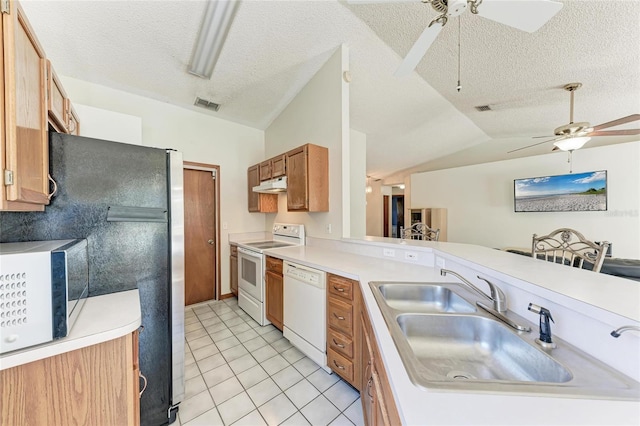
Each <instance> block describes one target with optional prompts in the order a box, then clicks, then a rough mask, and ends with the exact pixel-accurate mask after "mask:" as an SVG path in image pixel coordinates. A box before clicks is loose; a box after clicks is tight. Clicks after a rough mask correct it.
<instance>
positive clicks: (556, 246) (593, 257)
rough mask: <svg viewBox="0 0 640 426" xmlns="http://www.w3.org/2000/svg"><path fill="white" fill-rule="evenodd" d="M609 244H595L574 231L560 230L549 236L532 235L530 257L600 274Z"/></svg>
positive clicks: (605, 242)
mask: <svg viewBox="0 0 640 426" xmlns="http://www.w3.org/2000/svg"><path fill="white" fill-rule="evenodd" d="M610 244H611V243H609V242H607V241H603V242H600V243H595V242H593V241H589V240H587V239H586V238H585V237H584V235H582V234H581V233H580V232H578V231H576V230H574V229H570V228H560V229H556V230H555V231H553V232H551V233H550V234H549V235H543V236H540V237H539V236H538V235H537V234H533V239H532V242H531V257H533V258H537V259H542V260H546V261H549V262H554V263H560V264H563V265H568V266H573V267H576V268H581V269H590V270H592V271H593V272H600V269H601V268H602V263H603V262H604V257H605V255H606V253H607V250H608V248H609V245H610ZM585 262H586V265H585Z"/></svg>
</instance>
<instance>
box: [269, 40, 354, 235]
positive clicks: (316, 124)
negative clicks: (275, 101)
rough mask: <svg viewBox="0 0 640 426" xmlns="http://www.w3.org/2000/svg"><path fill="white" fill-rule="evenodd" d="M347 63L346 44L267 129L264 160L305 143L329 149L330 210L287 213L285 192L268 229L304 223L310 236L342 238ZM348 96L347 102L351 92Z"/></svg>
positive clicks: (347, 135) (347, 147)
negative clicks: (283, 224) (281, 224)
mask: <svg viewBox="0 0 640 426" xmlns="http://www.w3.org/2000/svg"><path fill="white" fill-rule="evenodd" d="M347 66H348V48H347V47H346V46H341V47H340V48H338V49H337V50H336V52H335V53H334V54H333V55H332V56H331V58H329V60H328V61H327V63H326V64H325V65H324V66H323V67H322V68H321V69H320V70H319V71H318V72H317V73H316V75H315V76H314V77H313V78H312V79H311V80H310V81H309V83H307V85H306V86H305V87H304V88H303V89H302V90H301V91H300V93H299V94H298V95H297V96H296V97H295V98H294V99H293V100H292V101H291V102H290V103H289V105H288V106H287V107H286V108H285V109H284V111H283V112H282V113H281V114H280V115H279V116H278V117H277V118H276V119H275V120H274V121H273V123H271V125H270V126H269V127H268V128H267V130H266V131H265V154H266V155H265V158H270V157H271V156H274V155H278V154H281V153H283V152H286V151H288V150H290V149H292V148H295V147H298V146H301V145H304V144H306V143H312V144H315V145H320V146H324V147H327V148H328V149H329V211H328V212H320V213H301V212H291V213H289V212H287V203H286V196H285V195H284V194H281V195H279V199H278V213H272V214H268V215H267V224H266V225H267V228H266V229H270V228H271V226H272V225H273V223H274V222H284V223H302V224H304V225H305V231H306V233H307V235H309V236H312V237H325V238H341V237H342V234H343V228H344V226H343V217H344V215H343V173H344V172H343V149H345V150H347V152H348V149H349V141H348V137H349V109H348V107H347V108H346V109H345V108H344V97H345V92H347V93H348V90H349V86H348V84H347V83H345V82H344V80H343V79H342V72H343V70H346V69H348V68H347ZM346 96H347V102H348V94H347V95H346ZM345 126H346V130H345ZM343 144H344V145H343ZM345 147H346V148H345ZM256 162H257V161H256ZM348 176H349V175H346V179H344V181H345V182H348V180H349V179H348ZM347 185H348V183H347ZM347 214H348V207H347ZM347 220H349V216H347ZM328 225H331V235H329V234H327V232H326V229H327V226H328Z"/></svg>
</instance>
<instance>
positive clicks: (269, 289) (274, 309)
mask: <svg viewBox="0 0 640 426" xmlns="http://www.w3.org/2000/svg"><path fill="white" fill-rule="evenodd" d="M265 270H266V272H265V304H266V306H265V311H266V316H267V319H268V320H269V321H271V323H272V324H273V325H274V326H275V327H276V328H278V329H280V330H282V327H283V326H284V278H283V276H282V259H277V258H275V257H271V256H267V260H266V267H265Z"/></svg>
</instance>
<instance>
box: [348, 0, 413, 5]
mask: <svg viewBox="0 0 640 426" xmlns="http://www.w3.org/2000/svg"><path fill="white" fill-rule="evenodd" d="M419 1H421V0H347V4H380V3H417V2H419Z"/></svg>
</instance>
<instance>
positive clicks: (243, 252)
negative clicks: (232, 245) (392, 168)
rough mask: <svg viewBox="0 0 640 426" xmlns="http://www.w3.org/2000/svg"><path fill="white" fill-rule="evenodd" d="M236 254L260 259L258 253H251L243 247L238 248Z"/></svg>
mask: <svg viewBox="0 0 640 426" xmlns="http://www.w3.org/2000/svg"><path fill="white" fill-rule="evenodd" d="M238 252H240V253H242V254H245V255H247V256H249V257H254V258H256V259H262V253H258V252H255V251H252V250H247V249H246V248H244V247H238Z"/></svg>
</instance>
